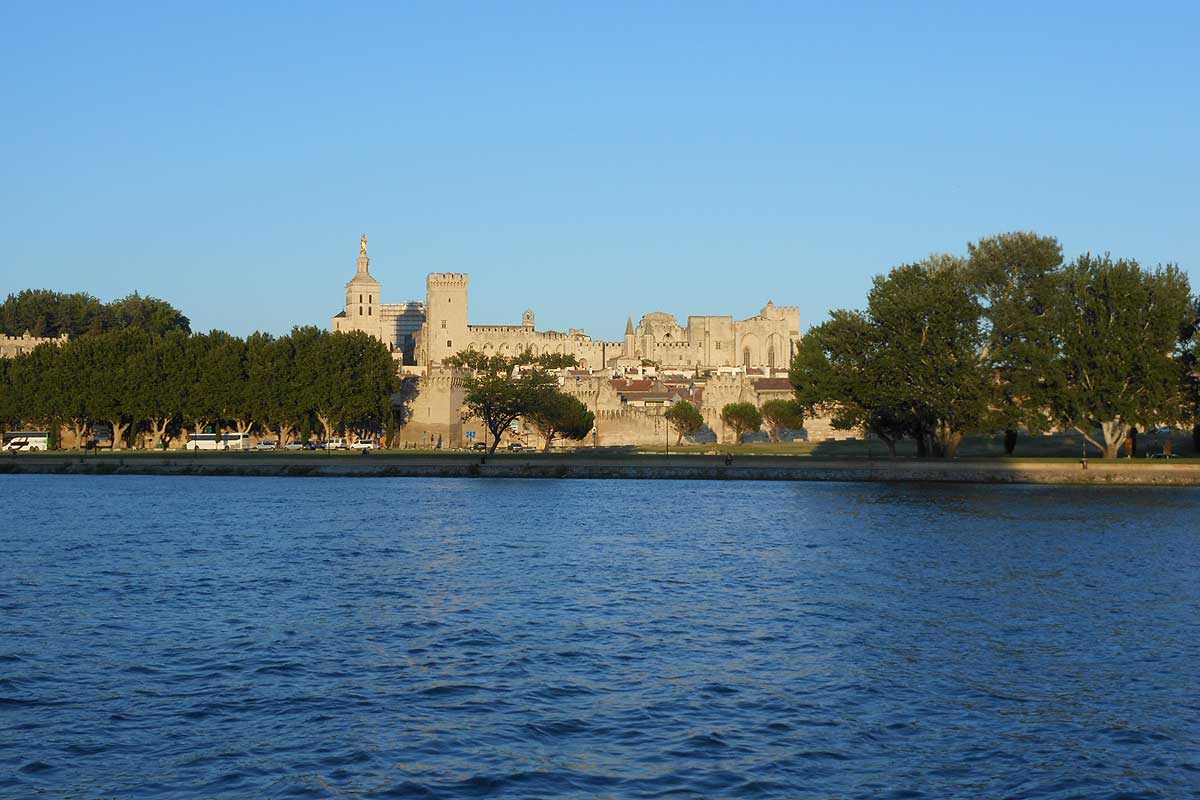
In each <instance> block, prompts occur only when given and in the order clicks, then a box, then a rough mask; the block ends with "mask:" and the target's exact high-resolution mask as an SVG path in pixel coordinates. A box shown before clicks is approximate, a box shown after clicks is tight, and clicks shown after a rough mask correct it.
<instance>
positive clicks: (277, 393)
mask: <svg viewBox="0 0 1200 800" xmlns="http://www.w3.org/2000/svg"><path fill="white" fill-rule="evenodd" d="M247 370H248V371H247V379H248V380H249V382H250V385H251V388H250V395H251V397H252V398H253V402H254V409H255V410H254V415H255V417H256V418H257V419H258V420H260V422H261V423H262V425H263V426H264V427H266V428H267V429H268V430H271V431H274V432H275V434H276V435H277V436H278V437H279V438H278V441H279V446H280V447H283V446H285V445H286V444H287V443H288V442H289V441H290V440H291V438H292V434H293V432H294V431H295V430H297V429H298V428H299V427H301V426H302V425H303V424H304V421H305V418H306V417H307V415H308V413H309V408H308V405H307V404H306V403H305V402H304V399H305V391H304V381H303V380H302V376H301V374H300V369H299V367H298V366H297V361H296V340H295V338H294V336H293V335H291V334H289V335H288V336H284V337H282V338H279V339H276V340H274V341H270V342H267V343H265V344H264V346H262V347H252V348H250V358H249V361H248V364H247Z"/></svg>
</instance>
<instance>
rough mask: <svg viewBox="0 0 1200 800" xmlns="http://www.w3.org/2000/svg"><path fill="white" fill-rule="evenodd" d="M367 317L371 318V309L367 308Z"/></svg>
mask: <svg viewBox="0 0 1200 800" xmlns="http://www.w3.org/2000/svg"><path fill="white" fill-rule="evenodd" d="M367 316H368V317H369V316H371V307H370V306H367Z"/></svg>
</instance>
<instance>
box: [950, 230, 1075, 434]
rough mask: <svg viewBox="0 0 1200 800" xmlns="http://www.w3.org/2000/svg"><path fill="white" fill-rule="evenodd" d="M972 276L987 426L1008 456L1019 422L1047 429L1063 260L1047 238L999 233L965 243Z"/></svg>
mask: <svg viewBox="0 0 1200 800" xmlns="http://www.w3.org/2000/svg"><path fill="white" fill-rule="evenodd" d="M967 251H968V254H969V269H970V280H971V281H972V283H973V284H974V288H975V292H976V294H977V296H978V298H979V301H980V304H981V307H982V311H983V317H982V322H983V331H984V346H983V350H982V352H981V354H980V355H981V359H982V360H983V363H984V364H985V366H987V367H988V368H989V369H990V370H991V371H992V376H993V381H992V387H993V391H994V396H993V399H992V402H991V408H992V417H993V423H994V424H995V426H996V427H1002V428H1004V429H1005V448H1006V450H1007V451H1008V452H1009V453H1010V454H1011V453H1012V448H1013V447H1015V445H1016V440H1017V430H1018V428H1020V427H1024V428H1027V429H1029V430H1031V431H1034V432H1037V433H1041V432H1044V431H1046V430H1048V429H1049V427H1050V425H1051V420H1050V419H1049V418H1048V416H1047V413H1046V411H1047V409H1046V403H1045V398H1044V397H1043V396H1042V387H1043V382H1042V379H1043V377H1044V376H1045V375H1046V374H1047V372H1048V370H1049V368H1050V365H1051V364H1052V363H1053V361H1054V359H1055V357H1056V353H1057V349H1056V345H1055V342H1054V336H1053V332H1052V330H1051V326H1050V325H1049V324H1048V319H1047V316H1048V314H1049V310H1050V306H1051V304H1052V302H1053V299H1054V295H1055V291H1056V286H1057V283H1058V280H1059V278H1060V270H1061V267H1062V263H1063V257H1062V246H1061V245H1060V244H1059V243H1058V240H1057V239H1055V238H1054V237H1052V236H1040V235H1038V234H1036V233H1031V232H1023V231H1022V232H1013V233H1003V234H999V235H997V236H991V237H988V238H985V239H980V240H979V241H978V242H970V243H968V244H967Z"/></svg>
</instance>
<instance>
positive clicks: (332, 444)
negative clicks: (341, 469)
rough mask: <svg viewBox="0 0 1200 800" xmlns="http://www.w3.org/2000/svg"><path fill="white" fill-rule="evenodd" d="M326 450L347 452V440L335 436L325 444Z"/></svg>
mask: <svg viewBox="0 0 1200 800" xmlns="http://www.w3.org/2000/svg"><path fill="white" fill-rule="evenodd" d="M325 449H326V450H345V449H346V440H345V438H343V437H341V436H334V437H333V438H332V439H330V440H329V441H327V442H325Z"/></svg>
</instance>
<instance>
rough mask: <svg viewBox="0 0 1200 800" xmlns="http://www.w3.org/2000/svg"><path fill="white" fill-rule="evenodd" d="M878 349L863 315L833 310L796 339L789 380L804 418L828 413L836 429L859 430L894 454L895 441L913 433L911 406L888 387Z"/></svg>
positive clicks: (876, 333)
mask: <svg viewBox="0 0 1200 800" xmlns="http://www.w3.org/2000/svg"><path fill="white" fill-rule="evenodd" d="M884 351H885V347H884V342H883V341H882V339H881V337H880V334H879V331H878V329H877V328H876V327H875V326H874V325H873V324H872V323H871V321H870V320H869V319H867V317H866V316H865V315H864V314H862V313H860V312H857V311H843V310H837V311H834V312H833V313H832V314H830V319H829V320H828V321H827V322H824V323H822V324H821V325H818V326H816V327H814V328H811V329H810V330H809V331H808V333H807V334H806V335H805V336H804V338H803V339H802V340H801V342H800V347H799V349H798V350H797V352H796V355H795V357H794V358H793V359H792V364H791V370H790V372H789V378H790V379H791V382H792V385H793V386H794V387H796V402H797V404H798V405H799V406H800V410H801V413H802V414H803V415H804V416H807V417H815V416H823V415H826V414H828V415H829V416H830V421H831V422H832V424H833V427H835V428H837V429H839V430H852V429H855V428H863V429H865V430H867V431H868V432H870V433H872V434H874V435H875V436H877V437H878V438H879V439H880V440H881V441H882V442H883V443H884V445H885V446H886V447H887V448H888V452H889V453H890V454H891V455H892V456H893V457H894V456H895V455H896V443H897V442H898V441H899V440H900V439H902V438H903V437H905V436H909V435H917V434H918V433H919V431H918V430H917V421H916V415H915V413H914V410H913V409H912V407H911V404H910V403H908V401H907V400H905V399H903V398H900V397H897V396H896V393H895V392H893V391H892V390H891V387H889V386H888V380H889V376H888V372H889V366H888V363H887V359H886V358H885V352H884Z"/></svg>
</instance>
